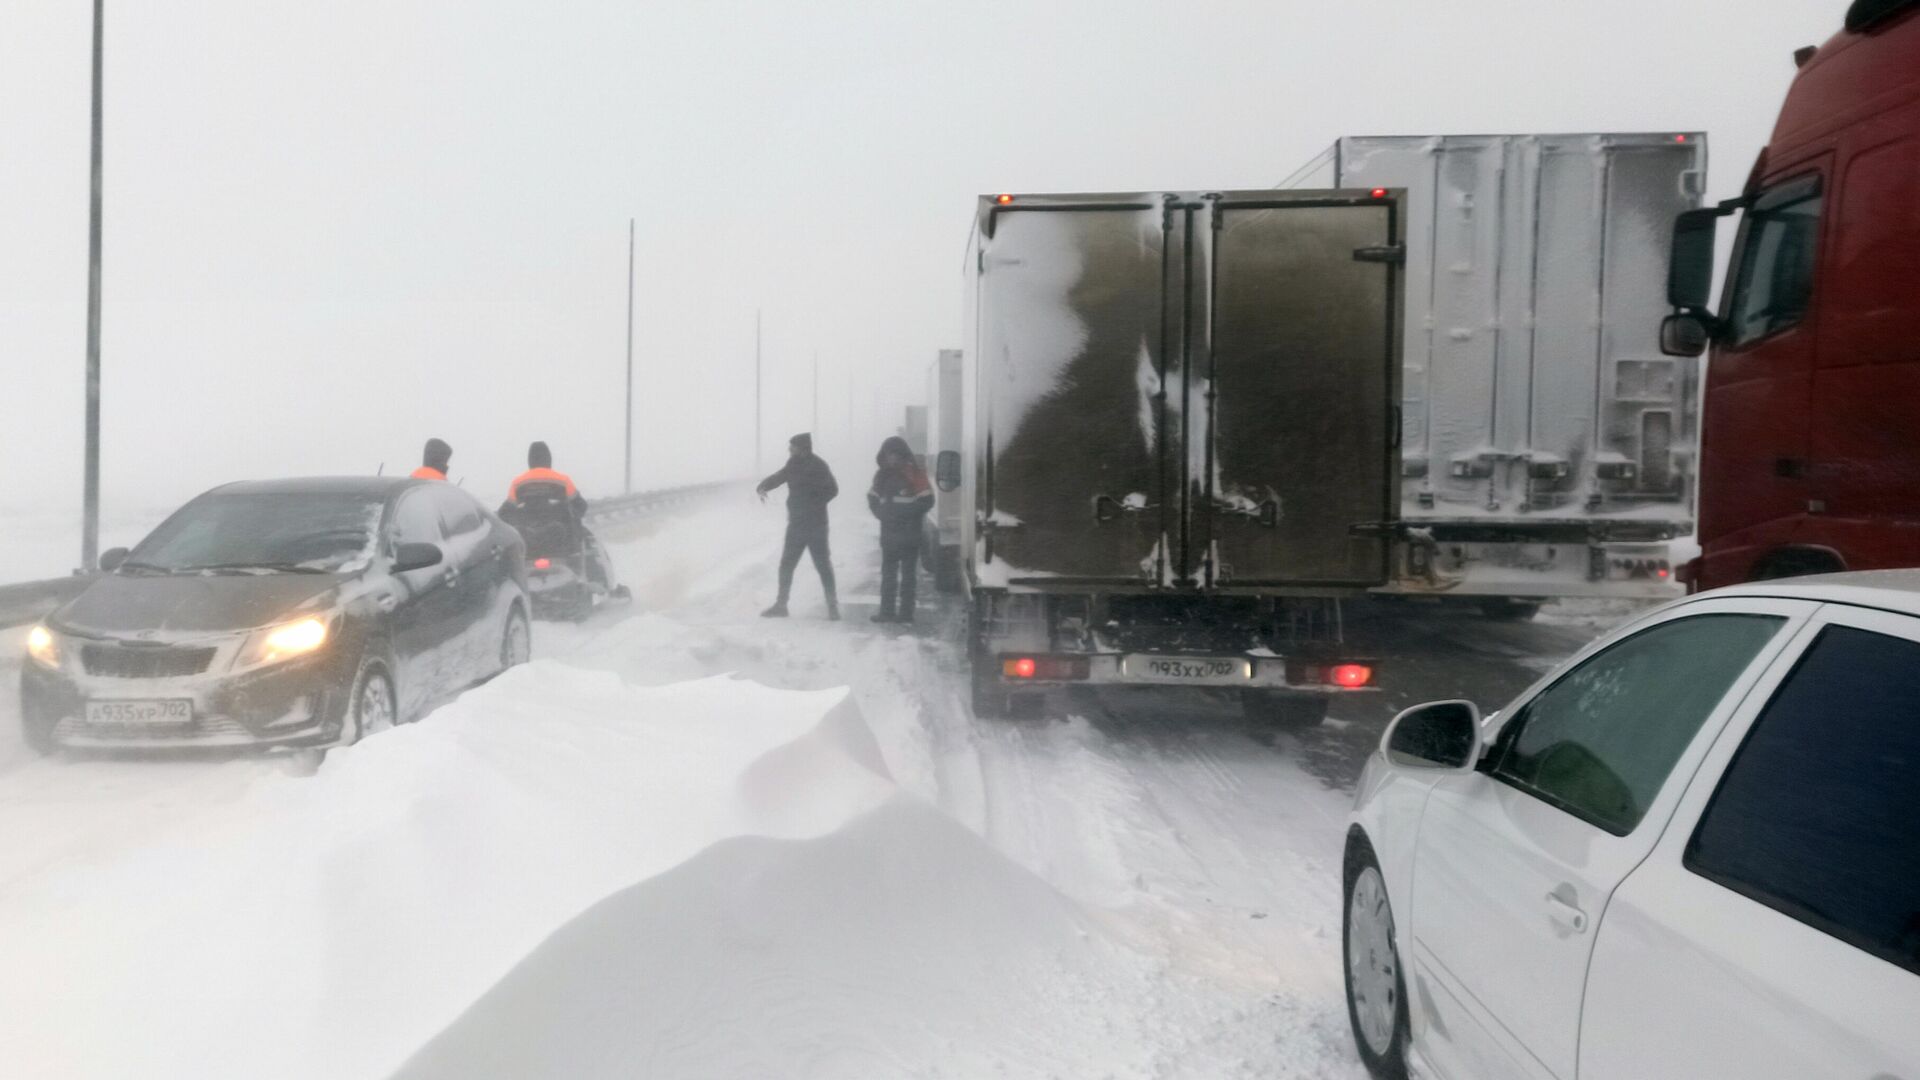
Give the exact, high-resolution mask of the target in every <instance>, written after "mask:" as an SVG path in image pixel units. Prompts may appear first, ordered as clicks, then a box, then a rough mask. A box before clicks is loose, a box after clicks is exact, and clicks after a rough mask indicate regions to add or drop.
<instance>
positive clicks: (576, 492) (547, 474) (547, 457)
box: [507, 442, 587, 518]
mask: <svg viewBox="0 0 1920 1080" xmlns="http://www.w3.org/2000/svg"><path fill="white" fill-rule="evenodd" d="M527 484H553V485H555V486H556V487H559V488H560V489H562V490H563V491H565V492H566V493H567V502H568V503H570V504H571V505H572V506H573V512H574V513H575V514H576V515H578V516H580V517H582V518H584V517H586V514H587V500H586V499H584V498H581V496H580V489H579V488H576V487H574V486H573V477H571V476H568V475H567V474H566V473H563V472H560V471H559V470H557V469H555V468H554V467H553V451H552V450H550V449H548V448H547V444H546V443H543V442H536V443H533V444H532V445H530V446H528V447H527V471H526V472H523V473H521V474H520V475H519V476H516V477H514V478H513V483H511V484H508V485H507V501H508V502H519V501H520V489H521V488H522V487H524V486H525V485H527Z"/></svg>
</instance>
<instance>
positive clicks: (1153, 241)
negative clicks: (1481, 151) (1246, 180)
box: [975, 189, 1401, 588]
mask: <svg viewBox="0 0 1920 1080" xmlns="http://www.w3.org/2000/svg"><path fill="white" fill-rule="evenodd" d="M1010 198H1011V197H1010ZM1398 223H1399V201H1398V197H1397V196H1396V195H1395V194H1394V193H1391V192H1387V191H1385V190H1384V189H1382V191H1381V192H1380V194H1378V195H1375V194H1374V193H1372V192H1371V191H1361V192H1350V191H1349V192H1331V191H1321V192H1272V191H1261V192H1241V193H1234V192H1228V193H1206V194H1197V193H1190V194H1163V195H1086V196H1069V195H1059V196H1020V197H1018V198H1017V199H1015V200H1014V201H1011V202H1008V203H1004V204H1002V203H998V202H989V203H987V204H986V205H984V206H983V214H982V218H981V230H982V232H981V237H982V242H981V244H980V246H979V249H978V251H979V254H978V258H979V266H978V268H977V272H978V275H979V284H978V292H977V301H978V307H977V312H976V318H977V320H978V321H977V324H976V327H975V330H976V341H977V348H978V356H977V361H978V369H979V379H980V383H979V397H978V400H979V401H980V403H981V408H982V409H983V410H984V412H985V417H984V422H983V423H982V425H981V427H980V430H981V432H982V436H983V440H984V442H985V446H984V447H983V451H984V452H983V458H984V463H985V468H984V476H983V479H984V484H983V486H982V497H981V501H980V509H981V521H982V531H983V535H984V538H985V541H986V542H985V548H986V552H987V555H986V558H985V560H984V562H985V564H986V565H987V566H989V567H992V568H993V571H992V574H991V576H992V578H993V579H994V580H996V581H998V582H1001V583H1006V584H1016V585H1017V584H1037V583H1039V582H1041V581H1046V582H1048V583H1051V584H1102V583H1111V584H1124V585H1132V586H1139V585H1143V584H1144V585H1154V586H1162V587H1166V586H1175V587H1185V588H1211V587H1216V586H1234V587H1239V586H1246V587H1261V586H1304V587H1322V586H1325V587H1335V586H1338V587H1347V586H1371V585H1377V584H1380V583H1382V582H1384V581H1386V579H1387V570H1388V553H1389V538H1388V537H1387V536H1386V535H1385V533H1384V530H1383V529H1380V528H1373V529H1369V528H1368V526H1383V525H1384V524H1385V523H1387V522H1389V521H1391V520H1392V519H1394V518H1395V517H1396V510H1397V500H1398V486H1397V485H1398V454H1397V449H1396V445H1397V439H1398V432H1399V426H1398V418H1397V403H1398V395H1399V370H1400V353H1399V348H1400V326H1399V321H1398V318H1397V314H1396V313H1397V311H1398V305H1399V300H1398V297H1399V295H1400V293H1399V288H1398V273H1399V269H1398V261H1399V258H1400V256H1401V252H1400V250H1399V247H1398V244H1399V224H1398ZM1356 527H1357V528H1356Z"/></svg>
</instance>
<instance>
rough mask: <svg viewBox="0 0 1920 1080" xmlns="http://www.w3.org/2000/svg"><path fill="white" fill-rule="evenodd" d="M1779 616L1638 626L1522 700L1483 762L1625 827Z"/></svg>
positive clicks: (1563, 804)
mask: <svg viewBox="0 0 1920 1080" xmlns="http://www.w3.org/2000/svg"><path fill="white" fill-rule="evenodd" d="M1784 623H1785V620H1784V619H1782V618H1779V617H1777V616H1772V615H1754V614H1731V613H1730V614H1709V615H1696V616H1693V617H1691V618H1683V619H1675V620H1673V621H1671V622H1665V623H1661V624H1659V625H1657V626H1654V627H1651V628H1649V629H1647V630H1645V631H1643V632H1641V633H1638V634H1635V635H1634V636H1632V637H1630V638H1627V639H1626V640H1624V641H1622V642H1620V643H1618V644H1616V645H1614V646H1613V647H1612V648H1609V649H1607V650H1606V651H1604V652H1602V653H1600V654H1598V655H1596V656H1594V657H1591V658H1590V659H1588V660H1587V661H1586V662H1585V663H1583V664H1581V665H1580V666H1578V667H1576V668H1574V669H1573V670H1572V671H1570V672H1568V673H1567V674H1565V675H1564V676H1562V677H1561V678H1560V679H1559V681H1557V682H1555V683H1554V684H1553V685H1552V686H1549V687H1547V688H1546V689H1545V690H1543V691H1541V692H1540V693H1539V694H1538V695H1537V696H1535V697H1534V698H1533V699H1532V700H1530V701H1528V702H1527V703H1526V704H1525V705H1523V706H1521V709H1520V712H1519V713H1517V714H1516V715H1515V716H1514V718H1513V719H1512V720H1511V721H1510V722H1509V723H1508V724H1507V726H1506V727H1505V729H1503V730H1502V731H1501V733H1500V738H1499V741H1498V743H1497V744H1496V745H1495V747H1494V751H1493V754H1492V755H1491V757H1490V761H1491V764H1490V766H1489V767H1488V771H1489V772H1490V773H1491V774H1492V775H1493V776H1494V777H1495V778H1497V779H1499V780H1502V781H1504V782H1506V783H1508V784H1511V785H1513V786H1514V787H1517V788H1519V789H1520V790H1522V791H1525V792H1527V793H1529V794H1531V795H1534V796H1536V797H1538V798H1540V799H1542V800H1544V801H1545V802H1547V803H1549V804H1551V805H1553V806H1556V807H1558V808H1560V809H1561V810H1564V811H1566V812H1567V813H1570V814H1573V815H1574V816H1576V817H1579V818H1581V819H1583V820H1585V821H1588V822H1591V823H1593V824H1594V825H1598V826H1599V827H1601V828H1603V829H1606V830H1607V831H1608V832H1611V833H1613V834H1614V835H1616V836H1625V835H1627V834H1628V833H1630V832H1632V831H1633V829H1634V827H1635V826H1636V825H1638V824H1639V823H1640V818H1641V817H1642V816H1643V815H1644V814H1645V813H1646V811H1647V807H1648V805H1649V804H1651V803H1652V801H1653V799H1654V797H1655V796H1656V795H1658V794H1659V793H1660V788H1661V786H1662V785H1663V784H1665V783H1666V780H1667V774H1668V773H1669V772H1671V771H1672V770H1673V764H1674V762H1675V761H1677V760H1679V757H1680V755H1681V754H1682V753H1683V752H1684V751H1685V750H1686V748H1687V745H1688V744H1689V743H1691V742H1692V741H1693V737H1694V735H1695V734H1697V733H1698V732H1699V730H1700V725H1701V724H1702V723H1704V722H1706V719H1707V717H1708V716H1709V715H1711V714H1712V712H1713V710H1714V708H1715V707H1716V706H1717V705H1719V704H1720V699H1721V698H1722V697H1724V696H1725V695H1726V692H1727V689H1728V688H1729V687H1731V686H1732V685H1733V683H1734V681H1735V680H1736V679H1738V678H1739V677H1740V674H1741V673H1742V672H1743V671H1745V670H1746V669H1747V667H1748V666H1749V665H1750V664H1751V663H1752V662H1753V659H1754V657H1755V656H1757V655H1759V653H1760V650H1761V649H1762V648H1764V647H1765V646H1766V644H1767V642H1768V641H1770V640H1772V638H1773V636H1774V635H1775V634H1776V633H1778V632H1779V630H1780V627H1781V626H1782V625H1783V624H1784Z"/></svg>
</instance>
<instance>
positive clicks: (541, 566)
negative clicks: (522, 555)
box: [533, 559, 553, 570]
mask: <svg viewBox="0 0 1920 1080" xmlns="http://www.w3.org/2000/svg"><path fill="white" fill-rule="evenodd" d="M552 565H553V560H552V559H535V560H533V568H534V569H535V570H545V569H547V568H548V567H550V566H552Z"/></svg>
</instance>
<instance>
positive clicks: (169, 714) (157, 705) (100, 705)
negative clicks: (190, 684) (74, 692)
mask: <svg viewBox="0 0 1920 1080" xmlns="http://www.w3.org/2000/svg"><path fill="white" fill-rule="evenodd" d="M87 723H89V724H117V725H120V726H123V727H164V726H180V725H185V724H191V723H193V702H191V701H187V700H185V699H177V700H168V701H89V702H87Z"/></svg>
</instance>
